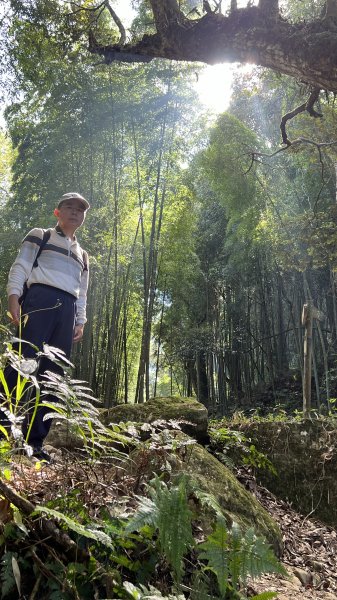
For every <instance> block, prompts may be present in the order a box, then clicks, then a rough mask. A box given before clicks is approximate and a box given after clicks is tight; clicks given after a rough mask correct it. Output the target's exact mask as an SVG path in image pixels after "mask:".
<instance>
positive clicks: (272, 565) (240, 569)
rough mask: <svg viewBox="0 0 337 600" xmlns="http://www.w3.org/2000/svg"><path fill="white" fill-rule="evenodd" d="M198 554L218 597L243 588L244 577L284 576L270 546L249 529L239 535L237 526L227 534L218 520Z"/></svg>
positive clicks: (223, 523)
mask: <svg viewBox="0 0 337 600" xmlns="http://www.w3.org/2000/svg"><path fill="white" fill-rule="evenodd" d="M198 550H199V552H200V558H201V559H202V560H205V561H207V566H206V567H205V568H206V569H210V570H211V571H213V573H215V575H216V577H217V580H218V585H219V590H220V593H221V596H222V597H224V596H225V594H226V592H227V591H228V590H232V591H233V592H235V591H238V590H239V588H240V586H241V585H245V583H246V580H247V577H248V576H251V577H256V576H258V575H261V574H262V573H280V574H282V575H286V574H287V573H286V570H285V569H284V567H283V566H282V565H281V563H280V562H279V561H278V560H277V558H276V557H275V555H274V553H273V551H272V550H271V548H270V546H269V545H268V544H267V543H266V542H265V540H264V539H263V538H261V537H258V536H256V534H255V532H254V530H253V529H252V528H249V529H248V530H247V531H246V532H245V533H243V532H242V530H241V528H240V527H239V525H237V524H236V523H233V525H232V528H231V529H230V530H229V531H228V529H227V526H226V523H225V521H224V519H222V518H218V520H217V524H216V528H215V530H214V531H213V533H212V534H211V535H209V536H208V538H207V540H206V541H205V542H203V543H202V544H200V545H199V546H198ZM268 593H269V592H268ZM270 597H272V596H270V595H269V596H268V598H270ZM258 598H259V597H257V598H256V599H255V600H257V599H258ZM259 600H261V599H260V598H259ZM262 600H263V599H262Z"/></svg>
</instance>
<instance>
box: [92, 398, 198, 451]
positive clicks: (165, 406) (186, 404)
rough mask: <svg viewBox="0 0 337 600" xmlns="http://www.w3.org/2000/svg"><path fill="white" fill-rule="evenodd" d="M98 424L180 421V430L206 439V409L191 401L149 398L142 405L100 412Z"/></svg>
mask: <svg viewBox="0 0 337 600" xmlns="http://www.w3.org/2000/svg"><path fill="white" fill-rule="evenodd" d="M101 418H102V422H103V423H104V424H105V425H110V423H120V422H123V423H127V422H128V421H132V422H135V423H153V421H157V420H164V421H169V420H170V419H173V420H181V421H185V423H184V422H183V423H182V424H181V429H182V431H184V432H185V433H187V434H188V435H191V436H192V437H195V438H196V439H197V440H199V441H202V440H204V439H205V438H206V436H207V425H208V413H207V409H206V407H205V406H204V405H203V404H201V403H200V402H198V401H197V400H196V399H195V398H183V397H168V398H151V399H150V400H149V401H148V402H145V403H144V404H118V405H117V406H114V407H113V408H108V409H105V410H104V411H102V417H101Z"/></svg>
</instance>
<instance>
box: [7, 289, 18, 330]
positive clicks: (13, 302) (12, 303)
mask: <svg viewBox="0 0 337 600" xmlns="http://www.w3.org/2000/svg"><path fill="white" fill-rule="evenodd" d="M8 310H9V312H10V314H11V315H12V321H13V323H14V325H19V322H20V304H19V296H18V295H17V294H11V295H10V296H8Z"/></svg>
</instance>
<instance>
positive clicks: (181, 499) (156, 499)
mask: <svg viewBox="0 0 337 600" xmlns="http://www.w3.org/2000/svg"><path fill="white" fill-rule="evenodd" d="M148 492H149V495H150V498H146V497H144V498H139V505H138V509H137V511H136V513H135V514H134V516H133V517H132V519H131V520H130V521H129V523H128V524H127V526H126V532H132V531H139V530H140V529H141V528H142V527H144V526H145V525H150V526H152V527H153V528H154V529H155V530H157V532H158V545H159V549H160V552H161V553H162V554H163V555H164V556H165V557H166V559H167V561H168V562H169V564H170V565H171V567H172V569H173V575H174V579H175V580H176V581H180V580H181V577H182V574H183V562H182V561H183V557H184V556H185V554H186V552H187V550H188V548H189V547H191V546H192V545H194V539H193V536H192V516H193V515H192V512H191V511H190V509H189V506H188V497H187V491H186V479H185V478H182V479H181V480H180V481H179V483H178V485H173V486H172V487H168V486H167V485H166V483H164V482H163V481H161V480H160V478H159V477H156V478H155V479H154V480H153V481H152V482H151V484H150V485H149V486H148Z"/></svg>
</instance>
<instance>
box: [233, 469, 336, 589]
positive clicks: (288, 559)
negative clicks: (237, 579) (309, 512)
mask: <svg viewBox="0 0 337 600" xmlns="http://www.w3.org/2000/svg"><path fill="white" fill-rule="evenodd" d="M238 479H239V480H240V482H241V483H242V484H243V485H244V486H245V487H246V489H248V490H249V491H250V492H251V493H252V494H254V496H256V498H257V499H258V500H259V502H260V503H261V504H262V505H263V506H264V508H265V509H266V510H267V511H268V512H269V513H270V515H271V516H272V517H273V518H274V519H275V521H276V522H277V523H278V525H279V527H280V529H281V532H282V538H283V544H284V553H283V556H282V563H283V565H284V566H285V568H286V569H287V571H288V573H289V579H286V578H284V577H282V576H279V575H264V576H263V577H260V578H259V579H257V580H254V581H252V582H251V583H250V585H249V590H248V591H249V592H250V593H252V594H254V593H255V594H257V593H261V592H263V591H273V592H277V599H278V600H316V599H319V598H321V599H324V600H333V599H337V530H335V529H333V528H332V527H328V526H327V525H324V524H323V523H321V522H319V521H316V520H314V519H311V518H310V516H308V517H305V516H303V515H300V514H299V513H297V512H296V511H295V510H294V509H293V508H292V507H291V505H290V504H288V503H287V502H283V501H282V500H279V499H277V498H276V497H275V496H273V494H271V493H270V492H269V491H268V490H267V489H266V488H263V487H261V486H259V485H257V483H256V481H255V478H254V477H252V476H251V475H250V474H249V473H247V472H246V471H245V470H244V469H242V470H240V471H239V472H238Z"/></svg>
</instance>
